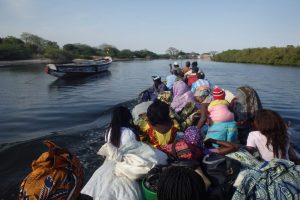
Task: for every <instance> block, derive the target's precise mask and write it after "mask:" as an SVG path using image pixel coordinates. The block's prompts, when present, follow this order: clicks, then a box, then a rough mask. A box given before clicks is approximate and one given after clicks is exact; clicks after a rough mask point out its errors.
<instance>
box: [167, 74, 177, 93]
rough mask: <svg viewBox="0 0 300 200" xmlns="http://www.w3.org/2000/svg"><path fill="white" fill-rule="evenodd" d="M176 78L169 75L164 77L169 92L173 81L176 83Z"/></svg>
mask: <svg viewBox="0 0 300 200" xmlns="http://www.w3.org/2000/svg"><path fill="white" fill-rule="evenodd" d="M176 78H177V76H175V75H174V74H171V75H169V76H167V77H166V80H167V84H166V85H167V88H169V89H170V90H171V89H172V87H173V85H174V83H175V81H176Z"/></svg>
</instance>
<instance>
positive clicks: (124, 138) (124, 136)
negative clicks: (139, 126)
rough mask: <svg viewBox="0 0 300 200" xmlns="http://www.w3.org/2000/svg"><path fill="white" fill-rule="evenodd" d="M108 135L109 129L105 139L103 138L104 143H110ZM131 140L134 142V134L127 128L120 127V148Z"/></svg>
mask: <svg viewBox="0 0 300 200" xmlns="http://www.w3.org/2000/svg"><path fill="white" fill-rule="evenodd" d="M110 133H111V129H110V130H109V132H108V134H107V137H105V142H110ZM132 140H136V136H135V134H134V132H133V131H132V130H131V129H129V128H125V127H121V140H120V147H121V146H123V145H124V144H127V143H128V142H130V141H132Z"/></svg>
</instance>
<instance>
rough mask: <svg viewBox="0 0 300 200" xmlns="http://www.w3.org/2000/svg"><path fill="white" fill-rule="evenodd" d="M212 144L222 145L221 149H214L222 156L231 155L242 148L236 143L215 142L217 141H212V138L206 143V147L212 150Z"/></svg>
mask: <svg viewBox="0 0 300 200" xmlns="http://www.w3.org/2000/svg"><path fill="white" fill-rule="evenodd" d="M212 144H218V145H220V147H219V148H216V149H214V152H215V153H218V154H222V155H226V154H229V153H232V152H236V151H237V150H239V148H240V145H239V144H236V143H233V142H226V141H222V140H215V139H212V138H208V139H207V140H205V141H204V145H205V146H206V147H207V148H211V147H212Z"/></svg>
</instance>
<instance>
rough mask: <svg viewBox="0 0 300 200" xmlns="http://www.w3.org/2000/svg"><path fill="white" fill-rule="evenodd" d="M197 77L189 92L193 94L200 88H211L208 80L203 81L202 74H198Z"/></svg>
mask: <svg viewBox="0 0 300 200" xmlns="http://www.w3.org/2000/svg"><path fill="white" fill-rule="evenodd" d="M197 76H198V80H197V81H195V82H194V83H193V84H192V86H191V91H192V92H193V93H194V92H195V91H196V89H197V88H198V87H200V86H202V87H206V88H211V83H210V82H209V81H208V80H206V79H204V77H205V75H204V73H203V72H200V73H198V74H197Z"/></svg>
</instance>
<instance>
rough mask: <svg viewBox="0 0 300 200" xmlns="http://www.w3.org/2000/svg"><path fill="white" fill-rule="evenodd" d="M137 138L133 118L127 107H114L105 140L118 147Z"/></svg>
mask: <svg viewBox="0 0 300 200" xmlns="http://www.w3.org/2000/svg"><path fill="white" fill-rule="evenodd" d="M137 138H138V137H137V128H136V127H135V125H134V124H133V118H132V115H131V113H130V111H129V110H128V108H126V107H123V106H119V107H117V108H115V109H114V110H113V114H112V120H111V123H110V128H109V131H108V133H107V134H106V135H105V141H106V142H109V143H111V144H112V145H114V146H115V147H118V148H119V147H120V146H122V145H124V144H126V143H127V142H129V141H131V140H136V139H137Z"/></svg>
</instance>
